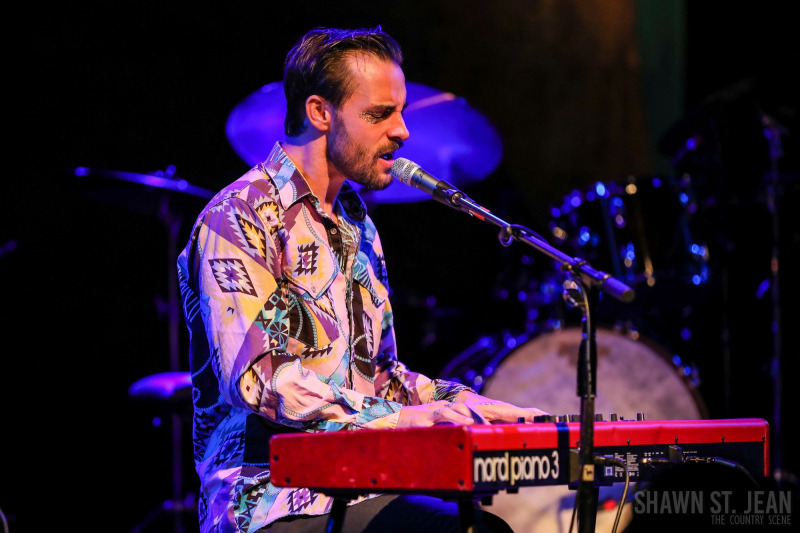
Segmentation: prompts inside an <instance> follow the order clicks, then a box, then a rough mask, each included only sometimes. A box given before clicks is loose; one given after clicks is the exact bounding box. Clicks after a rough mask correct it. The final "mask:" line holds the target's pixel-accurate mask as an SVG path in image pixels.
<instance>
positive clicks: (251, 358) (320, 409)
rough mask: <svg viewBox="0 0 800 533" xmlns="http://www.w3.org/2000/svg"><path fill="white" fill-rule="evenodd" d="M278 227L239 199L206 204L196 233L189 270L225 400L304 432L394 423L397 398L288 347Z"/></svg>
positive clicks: (386, 425) (287, 314) (287, 318)
mask: <svg viewBox="0 0 800 533" xmlns="http://www.w3.org/2000/svg"><path fill="white" fill-rule="evenodd" d="M270 220H273V219H272V218H270ZM273 233H274V227H273V226H271V225H270V224H268V223H266V222H265V220H264V219H263V218H262V216H261V215H260V214H259V212H258V210H257V208H255V207H253V206H252V205H251V204H250V203H249V202H247V201H245V200H243V199H242V198H239V197H232V198H228V199H225V200H223V201H222V202H220V203H218V204H217V205H215V206H214V207H212V208H211V209H209V210H208V211H207V213H206V214H205V215H204V216H203V217H202V218H201V219H200V220H199V221H198V224H197V225H196V227H195V231H194V232H193V237H192V239H193V241H192V244H191V247H190V253H191V255H192V256H193V259H194V260H193V261H192V265H193V268H192V269H191V270H190V272H189V275H190V276H192V277H193V278H194V279H195V280H196V287H197V291H198V295H199V301H200V309H201V313H202V318H203V322H204V324H205V332H206V335H207V340H208V343H209V349H210V350H211V353H212V357H211V362H212V364H213V365H214V366H215V368H214V372H215V375H216V376H217V380H218V382H219V387H220V394H221V396H222V398H223V400H224V401H225V402H227V403H229V404H231V405H233V406H235V407H239V408H245V409H249V410H252V411H254V412H258V413H259V414H261V415H263V416H265V417H267V418H269V419H271V420H273V421H274V422H277V423H279V424H284V425H287V426H292V427H295V428H298V429H301V430H305V431H329V430H339V429H357V428H383V427H386V428H393V427H395V426H396V425H397V419H398V417H399V414H400V407H401V405H400V403H399V402H395V401H392V400H391V399H390V398H382V397H377V396H368V395H365V394H362V393H359V392H357V391H354V390H350V389H346V388H343V387H339V386H337V384H336V383H335V382H333V381H332V380H331V379H330V378H328V377H326V376H322V375H319V374H317V373H315V372H313V371H312V370H310V369H309V368H306V367H305V366H304V365H303V361H302V358H301V357H300V356H299V355H298V354H294V353H289V352H288V351H287V346H288V334H289V312H288V308H287V298H286V284H285V282H284V281H283V278H282V276H281V258H280V254H279V251H280V250H279V248H280V240H278V241H277V243H276V242H275V240H274V239H273V237H272V234H273Z"/></svg>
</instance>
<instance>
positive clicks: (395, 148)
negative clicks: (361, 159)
mask: <svg viewBox="0 0 800 533" xmlns="http://www.w3.org/2000/svg"><path fill="white" fill-rule="evenodd" d="M402 147H403V142H402V141H393V142H392V143H390V144H388V145H387V146H385V147H382V148H380V149H379V150H378V152H377V155H376V157H380V156H382V155H383V154H385V153H386V152H396V151H398V150H399V149H400V148H402Z"/></svg>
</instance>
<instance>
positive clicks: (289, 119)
mask: <svg viewBox="0 0 800 533" xmlns="http://www.w3.org/2000/svg"><path fill="white" fill-rule="evenodd" d="M358 53H366V54H369V55H371V56H373V57H375V58H377V59H380V60H383V61H393V62H395V63H397V65H398V66H402V64H403V53H402V51H401V50H400V45H399V44H397V41H395V40H394V39H392V38H391V37H390V36H389V35H388V34H387V33H385V32H384V31H383V29H382V28H381V27H380V26H377V27H375V28H372V29H357V30H340V29H336V28H316V29H314V30H311V31H309V32H308V33H306V34H305V35H303V37H301V38H300V40H299V41H298V42H297V44H295V45H294V46H293V47H292V49H291V50H290V51H289V53H288V54H287V55H286V62H285V64H284V70H283V90H284V92H285V93H286V119H285V120H284V130H285V133H286V136H287V137H297V136H298V135H300V134H301V133H303V132H304V131H305V129H306V125H305V120H306V100H307V99H308V97H309V96H311V95H312V94H315V95H317V96H321V97H322V98H324V99H325V100H327V101H328V102H330V103H331V104H332V105H333V106H334V107H335V108H337V109H338V108H339V106H340V105H341V104H342V103H343V102H344V101H345V100H347V99H348V98H349V97H350V96H351V95H352V94H353V92H354V91H355V86H354V84H353V76H352V73H351V71H350V68H349V67H348V66H347V64H346V60H347V59H348V58H349V57H352V56H354V55H355V54H358Z"/></svg>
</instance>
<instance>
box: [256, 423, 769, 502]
mask: <svg viewBox="0 0 800 533" xmlns="http://www.w3.org/2000/svg"><path fill="white" fill-rule="evenodd" d="M579 441H580V423H578V422H570V423H555V422H540V423H533V424H531V423H526V424H499V425H491V426H486V425H473V426H435V427H429V428H411V429H396V430H361V431H341V432H331V433H292V434H281V435H275V436H274V437H272V439H271V441H270V446H271V449H270V454H271V457H272V463H271V470H272V475H271V478H272V483H273V484H274V485H276V486H279V487H309V488H313V489H317V490H319V491H320V492H326V493H329V494H336V493H350V494H352V493H365V492H392V493H412V492H416V493H420V492H425V493H431V494H439V495H442V496H455V497H460V496H465V495H467V494H470V493H472V494H481V493H492V492H497V491H499V490H508V489H516V488H518V487H525V486H539V485H561V484H569V483H572V482H574V481H575V480H576V479H577V466H578V457H577V455H578V454H577V450H578V446H579V444H580V442H579ZM594 448H595V454H599V455H606V456H615V457H617V458H619V459H622V460H623V461H625V463H626V464H627V465H628V469H629V472H630V478H631V481H636V480H639V479H647V476H648V472H649V471H651V470H652V469H653V468H657V467H656V466H652V467H650V466H648V465H654V464H657V463H659V462H664V461H671V460H690V461H691V460H695V461H696V460H703V459H704V458H712V460H713V458H717V459H720V460H725V461H728V462H731V463H736V464H738V465H740V466H742V467H744V468H745V469H746V470H747V471H748V472H749V473H750V474H751V475H752V476H754V477H762V476H768V475H769V425H768V423H767V422H766V421H765V420H762V419H755V418H752V419H749V418H748V419H731V420H656V421H621V422H595V423H594ZM595 478H596V479H595V481H596V482H597V483H614V482H621V481H624V479H625V477H624V469H623V468H620V467H618V466H599V467H597V468H596V469H595Z"/></svg>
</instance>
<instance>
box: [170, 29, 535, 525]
mask: <svg viewBox="0 0 800 533" xmlns="http://www.w3.org/2000/svg"><path fill="white" fill-rule="evenodd" d="M401 63H402V55H401V51H400V48H399V46H398V45H397V43H396V42H395V41H394V40H393V39H392V38H391V37H389V36H388V35H387V34H385V33H384V32H383V31H382V30H381V29H380V28H376V29H375V30H355V31H344V30H333V29H317V30H313V31H311V32H309V33H308V34H306V35H305V36H304V37H303V38H301V40H300V41H299V42H298V43H297V44H296V45H295V47H294V48H292V50H291V51H290V52H289V54H288V56H287V59H286V65H285V73H284V87H285V91H286V98H287V114H286V122H285V129H286V139H285V141H284V142H283V143H277V144H276V145H275V146H274V148H273V149H272V152H271V153H270V155H269V157H268V158H267V159H266V161H264V162H263V163H262V164H259V165H258V166H256V167H255V168H253V169H251V170H250V171H249V172H248V173H247V174H245V175H244V176H243V177H242V178H240V179H239V180H237V181H236V182H234V183H232V184H231V185H229V186H228V187H226V188H225V189H223V190H222V191H221V192H220V193H219V194H217V195H216V197H215V198H214V199H212V200H211V202H210V203H209V205H208V206H207V207H206V208H205V210H204V211H203V212H202V213H201V215H200V216H199V218H198V220H197V222H196V224H195V227H194V228H193V230H192V234H191V239H190V242H189V244H188V245H187V247H186V249H185V250H184V251H183V253H182V254H181V256H180V258H179V260H178V274H179V278H180V282H181V292H182V295H183V301H184V312H185V318H186V322H187V324H188V326H189V329H190V333H191V335H190V337H191V346H190V351H191V353H190V359H191V372H192V382H193V386H194V410H195V416H194V450H195V463H196V469H197V472H198V474H199V476H200V479H201V484H202V487H201V495H200V524H201V529H202V531H204V532H208V531H243V532H247V531H256V530H259V529H262V531H266V530H268V531H300V530H304V529H303V528H309V530H314V528H315V529H316V530H322V529H324V521H325V520H326V517H325V514H326V513H328V512H329V511H330V509H331V505H332V501H331V499H330V498H328V497H326V496H325V495H322V494H319V493H316V492H313V491H310V490H308V489H305V488H283V489H281V488H277V487H275V486H274V485H272V484H271V483H270V471H269V439H270V437H271V436H272V435H274V434H276V433H281V432H286V431H307V432H318V431H341V430H346V431H350V430H359V429H362V428H363V429H368V428H370V429H377V428H385V429H392V428H399V427H411V426H430V425H433V424H438V423H452V424H472V423H490V422H492V421H510V422H516V421H517V420H518V417H525V418H526V419H527V420H532V418H533V416H534V415H537V414H542V412H541V411H539V410H537V409H522V408H519V407H515V406H511V405H508V404H504V403H502V402H493V401H491V400H489V399H487V398H484V397H482V396H479V395H477V394H475V393H474V391H472V390H471V389H469V388H468V387H465V386H463V385H459V384H456V383H450V382H447V381H443V380H431V379H429V378H427V377H425V376H422V375H420V374H416V373H413V372H410V371H409V370H408V369H407V368H406V367H405V366H404V365H403V364H402V363H400V362H399V361H398V360H397V356H396V354H395V347H394V344H395V343H394V331H393V328H392V311H391V306H390V304H389V300H388V297H387V296H388V288H387V277H386V269H385V265H384V259H383V248H382V246H381V241H380V239H379V237H378V234H377V232H376V230H375V227H374V225H373V224H372V221H371V220H370V219H369V217H367V216H366V209H365V207H364V204H363V203H362V202H361V200H360V198H359V197H358V195H357V194H356V193H355V191H354V190H353V188H352V187H351V186H350V185H349V184H348V183H347V180H352V181H354V182H356V183H360V184H362V185H364V186H366V187H369V188H373V189H383V188H385V187H387V186H389V184H390V183H391V181H392V176H391V174H390V172H389V169H390V168H391V166H392V162H393V159H394V153H395V152H396V151H397V150H399V149H400V148H401V147H402V144H403V142H404V141H405V140H406V139H408V137H409V132H408V130H407V129H406V125H405V122H404V121H403V115H402V112H403V109H404V107H405V105H406V87H405V78H404V76H403V71H402V70H401V68H400V65H401ZM321 453H322V452H321ZM324 453H327V454H330V458H331V463H334V462H335V461H336V450H325V451H324ZM374 453H382V454H386V460H387V461H391V460H392V458H391V451H390V450H375V451H374ZM420 475H424V472H420ZM375 515H380V518H376V517H375ZM314 516H316V518H312V517H314ZM387 517H389V519H388V520H387ZM442 517H444V518H442ZM346 519H347V521H346V523H345V529H346V530H348V531H361V530H362V529H363V528H364V527H366V524H367V523H371V525H370V526H369V527H372V528H375V527H378V528H379V529H381V530H389V525H390V524H391V525H394V526H397V527H400V530H403V531H407V530H409V529H420V528H421V527H427V528H428V530H430V531H445V530H446V529H445V527H450V528H451V529H452V530H454V531H455V530H456V529H457V527H458V523H457V514H456V510H455V504H453V503H448V502H442V501H441V500H437V499H434V498H425V497H406V496H404V497H400V498H397V497H394V496H377V495H365V496H363V497H362V498H360V499H359V500H358V501H357V502H356V504H354V505H352V506H351V507H350V511H349V512H348V513H347V515H346ZM381 520H383V522H381ZM402 520H406V521H405V522H403V521H402ZM409 520H412V521H413V520H421V522H415V523H412V522H411V521H409ZM437 520H439V521H442V520H445V522H446V525H444V526H443V525H442V523H437V522H436V521H437ZM492 520H494V521H495V523H496V525H495V526H492V525H491V522H492ZM478 522H479V523H481V524H483V523H488V524H489V525H488V526H482V527H484V529H486V530H492V529H491V528H492V527H494V529H493V530H500V529H498V528H502V527H503V526H505V524H503V523H502V521H500V520H499V519H497V518H496V517H493V516H491V515H488V513H486V514H485V515H484V514H481V515H480V516H479V517H478ZM498 523H499V524H498ZM381 524H382V525H381ZM505 527H506V528H507V526H505ZM264 528H268V529H264Z"/></svg>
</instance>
